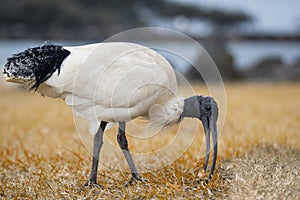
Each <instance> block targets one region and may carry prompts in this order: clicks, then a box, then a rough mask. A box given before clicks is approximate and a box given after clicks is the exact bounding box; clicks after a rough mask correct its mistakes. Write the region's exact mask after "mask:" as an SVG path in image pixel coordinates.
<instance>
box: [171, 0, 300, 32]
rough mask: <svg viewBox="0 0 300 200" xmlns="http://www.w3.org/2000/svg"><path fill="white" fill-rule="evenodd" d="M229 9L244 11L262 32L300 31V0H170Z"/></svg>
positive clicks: (254, 26)
mask: <svg viewBox="0 0 300 200" xmlns="http://www.w3.org/2000/svg"><path fill="white" fill-rule="evenodd" d="M169 1H174V2H180V3H185V4H187V3H188V4H194V5H199V6H205V7H208V8H219V9H224V10H227V11H244V12H246V13H248V14H249V15H250V16H252V18H253V28H254V29H255V30H258V31H260V32H273V33H282V32H284V33H286V32H289V33H293V32H297V33H299V32H300V0H223V1H221V0H169Z"/></svg>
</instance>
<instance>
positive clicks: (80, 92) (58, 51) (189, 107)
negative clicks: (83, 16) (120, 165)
mask: <svg viewBox="0 0 300 200" xmlns="http://www.w3.org/2000/svg"><path fill="white" fill-rule="evenodd" d="M3 75H4V76H5V78H6V81H9V82H14V83H18V84H21V85H22V86H23V87H24V88H25V89H27V90H29V91H31V90H33V91H36V92H38V93H40V94H42V95H46V96H49V97H53V98H61V99H63V100H64V101H65V103H66V104H67V105H69V106H71V107H72V110H73V112H74V114H75V115H77V116H80V117H82V118H84V119H86V120H87V121H89V122H90V123H93V124H95V123H98V124H99V126H97V127H98V128H97V129H98V130H97V131H96V133H95V135H94V142H93V157H92V166H91V171H90V175H89V179H88V181H87V183H86V184H85V185H86V186H99V187H101V185H99V184H98V183H97V170H98V161H99V153H100V150H101V147H102V144H103V133H104V131H105V128H106V127H107V124H108V123H110V122H113V123H116V124H118V134H117V141H118V144H119V146H120V148H121V149H122V152H123V154H124V156H125V159H126V161H127V163H128V165H129V168H130V171H131V179H130V180H129V183H130V184H131V183H132V182H134V181H143V179H142V178H141V176H140V175H139V173H138V171H137V168H136V166H135V164H134V161H133V159H132V156H131V153H130V151H129V148H128V142H127V139H126V129H125V126H126V123H127V122H128V121H130V120H132V119H135V118H137V117H143V118H144V119H147V120H148V121H149V124H151V125H153V126H155V125H158V126H162V127H169V126H172V125H174V124H177V123H179V122H180V121H182V120H183V118H196V119H199V120H200V121H201V122H202V125H203V127H204V133H205V140H206V156H205V163H204V166H203V168H204V171H206V169H207V166H208V161H209V155H210V148H211V145H210V138H211V137H212V139H213V156H212V164H211V169H210V173H209V176H208V178H209V179H211V177H212V175H213V172H214V170H215V166H216V159H217V146H218V135H217V126H216V123H217V118H218V106H217V103H216V101H215V100H214V99H213V98H212V97H210V96H203V95H196V96H192V97H188V98H183V97H182V96H181V95H180V94H179V90H178V85H177V81H176V76H175V72H174V69H173V67H172V66H171V64H170V63H169V62H168V61H167V60H166V58H164V57H163V56H162V55H160V54H159V53H158V52H156V51H155V50H153V49H151V48H148V47H146V46H142V45H139V44H135V43H126V42H108V43H95V44H88V45H83V46H60V45H55V44H51V43H45V44H43V45H42V46H38V47H34V48H29V49H26V50H25V51H23V52H20V53H16V54H14V55H12V56H11V57H9V58H8V59H7V62H6V64H5V65H4V66H3Z"/></svg>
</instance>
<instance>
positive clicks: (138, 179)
mask: <svg viewBox="0 0 300 200" xmlns="http://www.w3.org/2000/svg"><path fill="white" fill-rule="evenodd" d="M138 181H139V182H144V183H148V180H147V179H143V178H141V177H139V176H137V177H136V176H132V177H131V179H130V180H129V181H128V182H127V183H125V187H127V186H129V185H132V184H133V183H134V182H138Z"/></svg>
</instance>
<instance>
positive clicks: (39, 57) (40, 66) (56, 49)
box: [6, 43, 70, 91]
mask: <svg viewBox="0 0 300 200" xmlns="http://www.w3.org/2000/svg"><path fill="white" fill-rule="evenodd" d="M69 54H70V51H68V50H66V49H64V48H63V47H62V46H58V45H53V44H49V43H46V44H44V45H42V46H40V47H35V48H30V49H27V50H25V51H23V52H21V53H18V54H14V55H13V56H12V57H10V58H8V59H7V64H6V65H7V68H8V69H9V68H14V69H13V70H11V71H13V72H12V73H13V75H14V76H17V77H22V78H24V79H33V81H34V82H33V85H32V86H31V87H30V90H35V91H36V90H37V89H38V87H39V86H40V84H41V83H43V82H44V81H46V80H47V79H48V78H50V77H51V76H52V74H53V73H54V72H56V71H57V70H58V74H60V68H61V64H62V62H63V61H64V59H65V58H66V57H67V56H68V55H69ZM14 73H15V74H14Z"/></svg>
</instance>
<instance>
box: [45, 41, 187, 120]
mask: <svg viewBox="0 0 300 200" xmlns="http://www.w3.org/2000/svg"><path fill="white" fill-rule="evenodd" d="M64 48H65V49H67V50H69V51H70V52H71V53H70V55H69V56H68V57H67V58H66V59H65V60H64V62H63V64H62V67H61V72H60V74H59V75H58V74H54V75H53V76H52V77H51V78H50V79H48V80H47V81H46V82H45V85H47V86H50V87H51V88H53V90H54V91H55V92H56V93H57V94H59V95H60V96H61V97H62V98H64V99H65V101H66V103H67V104H68V105H70V106H72V107H73V110H74V111H75V113H77V114H78V115H81V116H83V117H84V118H88V119H89V120H93V121H99V120H104V121H124V120H129V119H132V118H135V117H137V116H148V114H149V109H150V108H151V107H152V106H153V105H155V104H159V105H163V104H165V103H166V102H168V101H176V100H177V99H178V90H177V82H176V77H175V73H174V70H173V68H172V66H171V65H170V64H169V62H168V61H167V60H166V59H165V58H164V57H162V56H161V55H160V54H158V53H157V52H155V51H153V50H151V49H149V48H147V47H144V46H141V45H137V44H133V43H121V42H117V43H98V44H92V45H86V46H76V47H64ZM179 104H180V105H179V107H181V106H182V105H181V104H182V103H179Z"/></svg>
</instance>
